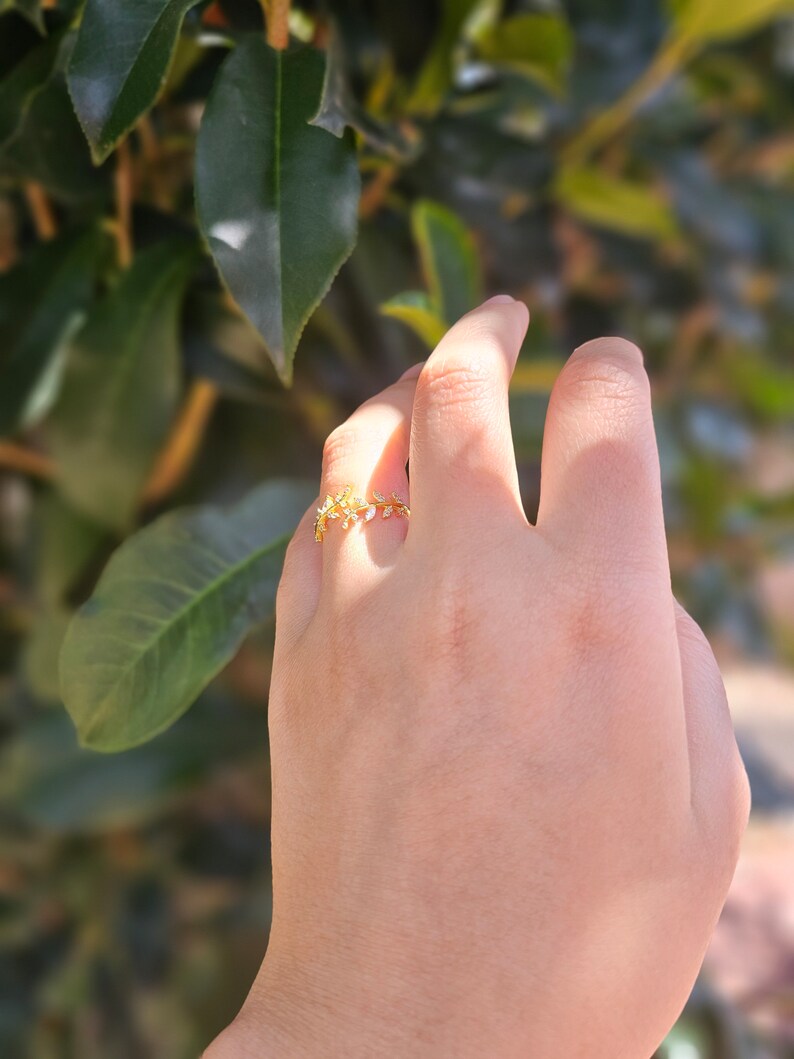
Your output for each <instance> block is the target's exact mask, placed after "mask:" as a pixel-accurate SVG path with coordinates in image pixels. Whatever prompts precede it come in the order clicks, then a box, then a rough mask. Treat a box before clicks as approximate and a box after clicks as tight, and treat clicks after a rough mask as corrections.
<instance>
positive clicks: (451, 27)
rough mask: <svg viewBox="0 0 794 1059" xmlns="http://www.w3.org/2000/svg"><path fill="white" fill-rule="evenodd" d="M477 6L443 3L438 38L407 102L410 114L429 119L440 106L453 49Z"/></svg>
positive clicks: (469, 1) (471, 0) (464, 0)
mask: <svg viewBox="0 0 794 1059" xmlns="http://www.w3.org/2000/svg"><path fill="white" fill-rule="evenodd" d="M476 4H477V0H443V5H442V9H441V26H440V28H439V31H438V35H437V36H436V39H435V42H434V43H433V46H432V48H431V50H430V53H429V55H428V56H427V59H425V62H424V65H423V66H422V69H421V70H420V72H419V77H418V79H417V82H416V86H415V88H414V90H413V92H412V94H411V98H410V100H409V101H408V110H409V111H410V112H411V113H413V114H417V115H420V116H422V117H427V118H429V117H432V116H433V115H434V114H435V113H436V112H437V111H438V109H439V107H440V106H441V104H442V103H443V101H444V98H445V96H446V94H447V92H448V91H449V89H450V88H451V86H452V80H453V75H454V72H455V48H456V46H457V44H458V42H459V40H460V37H461V34H462V32H463V27H464V26H465V24H466V21H467V19H468V17H469V15H470V14H471V13H472V11H473V10H474V8H475V6H476Z"/></svg>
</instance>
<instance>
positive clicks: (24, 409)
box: [0, 227, 105, 434]
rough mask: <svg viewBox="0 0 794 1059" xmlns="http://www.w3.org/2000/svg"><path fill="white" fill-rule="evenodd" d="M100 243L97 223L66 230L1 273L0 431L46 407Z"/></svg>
mask: <svg viewBox="0 0 794 1059" xmlns="http://www.w3.org/2000/svg"><path fill="white" fill-rule="evenodd" d="M104 245H105V239H104V237H103V235H102V233H101V231H100V230H99V229H98V228H96V227H92V228H89V229H88V230H85V229H83V230H81V231H78V232H76V233H75V232H71V233H68V234H66V235H64V236H61V237H60V238H59V239H57V240H56V241H54V242H51V243H42V244H40V245H39V246H38V247H37V248H36V249H35V250H34V251H33V252H32V253H31V254H30V255H29V256H28V257H27V258H26V259H25V260H23V262H22V263H21V264H20V265H18V266H17V267H16V268H15V269H13V270H12V271H11V272H9V273H7V274H6V275H4V276H0V370H1V371H2V380H3V383H2V387H0V434H8V433H11V432H13V431H14V430H16V429H18V428H19V427H20V426H22V425H23V424H25V423H26V422H28V421H29V420H31V419H32V418H34V417H36V415H37V414H41V413H42V412H43V411H46V406H47V402H48V394H47V393H46V391H47V390H48V389H51V388H52V387H51V386H50V384H51V383H52V382H54V381H55V380H53V379H52V372H53V370H55V371H57V369H58V360H59V357H61V355H62V354H63V344H64V341H65V339H66V337H67V336H68V335H69V334H70V333H72V332H73V331H74V328H75V326H76V325H77V324H78V322H79V320H80V319H81V317H82V316H83V314H84V313H85V310H86V308H87V306H88V304H89V302H90V300H91V298H92V297H93V293H94V285H95V282H96V276H97V270H98V264H99V261H100V258H101V254H102V249H103V247H104Z"/></svg>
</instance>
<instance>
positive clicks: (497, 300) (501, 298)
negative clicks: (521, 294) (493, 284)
mask: <svg viewBox="0 0 794 1059" xmlns="http://www.w3.org/2000/svg"><path fill="white" fill-rule="evenodd" d="M514 301H515V298H513V297H511V296H510V295H509V294H494V296H493V297H492V298H489V299H488V300H487V301H485V302H483V305H504V304H506V303H507V302H514Z"/></svg>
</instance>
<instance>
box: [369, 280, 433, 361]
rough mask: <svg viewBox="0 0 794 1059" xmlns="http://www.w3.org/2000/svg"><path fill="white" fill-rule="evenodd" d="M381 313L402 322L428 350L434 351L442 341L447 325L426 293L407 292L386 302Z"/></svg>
mask: <svg viewBox="0 0 794 1059" xmlns="http://www.w3.org/2000/svg"><path fill="white" fill-rule="evenodd" d="M380 311H381V312H382V313H384V314H385V315H386V316H391V317H393V318H394V319H395V320H401V321H402V322H403V323H404V324H407V325H408V326H409V327H410V328H411V330H412V331H413V332H414V333H415V334H417V335H418V336H419V338H421V340H422V341H423V342H424V343H425V345H426V346H427V347H428V349H434V348H435V347H436V346H437V345H438V343H439V342H440V341H441V339H442V337H443V335H444V332H445V331H446V329H447V325H446V323H445V322H444V320H443V319H442V318H441V317H440V316H439V315H438V312H437V311H436V309H435V307H434V305H433V302H432V301H431V300H430V297H429V296H428V295H427V294H425V292H424V291H406V292H405V293H404V294H398V295H397V296H396V297H394V298H390V299H389V301H387V302H384V304H383V305H381V307H380Z"/></svg>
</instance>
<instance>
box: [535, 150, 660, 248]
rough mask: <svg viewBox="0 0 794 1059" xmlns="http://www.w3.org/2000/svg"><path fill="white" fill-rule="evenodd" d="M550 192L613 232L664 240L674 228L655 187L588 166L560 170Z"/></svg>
mask: <svg viewBox="0 0 794 1059" xmlns="http://www.w3.org/2000/svg"><path fill="white" fill-rule="evenodd" d="M554 193H555V197H556V198H557V200H558V201H559V202H560V203H562V205H563V206H565V207H566V208H567V209H568V210H570V211H571V213H574V214H576V216H578V217H581V218H582V220H585V221H589V222H590V223H591V224H596V225H598V226H599V227H602V228H608V229H610V230H611V231H614V232H621V233H622V234H624V235H633V236H639V237H641V238H649V239H667V238H669V237H671V236H674V235H675V234H676V233H677V231H678V226H677V223H676V219H675V216H674V214H673V212H672V210H671V209H670V207H669V205H668V204H667V203H666V202H665V200H664V199H663V198H662V197H661V196H660V195H659V194H658V193H657V191H656V190H655V188H653V187H651V186H649V185H647V184H638V183H635V182H634V181H628V180H621V179H619V178H618V177H613V176H610V175H608V174H607V173H604V172H602V171H601V170H599V169H595V168H593V167H590V166H581V167H577V168H575V169H563V170H561V171H560V173H559V174H558V176H557V180H556V183H555V186H554Z"/></svg>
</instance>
